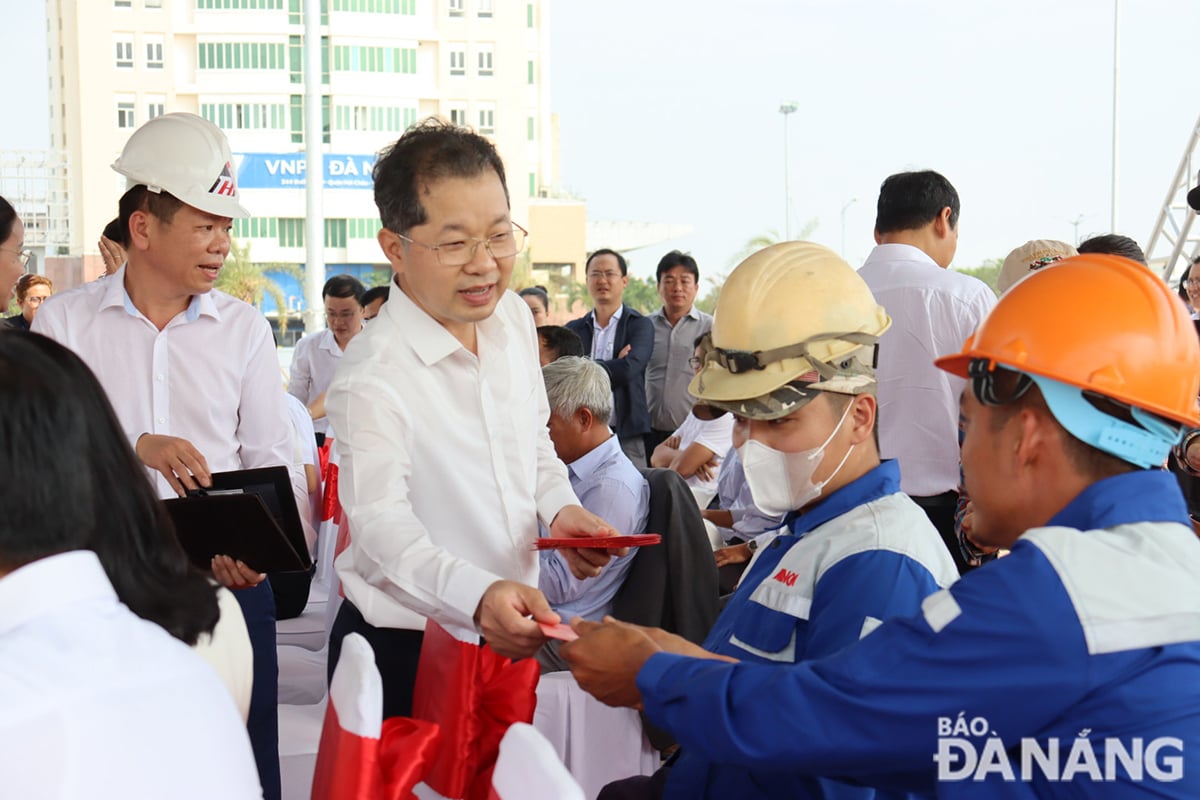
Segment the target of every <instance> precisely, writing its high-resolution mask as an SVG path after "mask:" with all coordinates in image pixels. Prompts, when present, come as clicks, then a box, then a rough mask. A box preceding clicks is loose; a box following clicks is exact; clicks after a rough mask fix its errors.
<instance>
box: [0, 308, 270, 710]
mask: <svg viewBox="0 0 1200 800" xmlns="http://www.w3.org/2000/svg"><path fill="white" fill-rule="evenodd" d="M3 336H4V340H3V342H0V345H2V347H0V373H2V372H3V371H4V363H5V361H8V362H9V363H17V364H21V365H22V368H21V371H22V373H24V377H23V381H22V382H20V383H18V384H16V386H15V389H16V390H19V391H22V392H23V393H25V394H26V395H29V394H33V393H39V394H40V395H42V396H41V397H39V398H34V399H32V400H29V402H28V405H30V406H32V407H35V408H37V409H38V412H37V413H38V416H40V417H45V418H48V419H49V421H50V422H53V423H55V424H54V425H53V429H54V431H55V441H54V449H55V450H56V451H58V452H60V453H63V454H66V455H64V456H63V459H62V469H63V470H69V471H71V472H73V473H80V474H81V475H82V477H81V478H78V479H74V480H71V481H68V480H66V479H65V478H64V479H63V480H46V478H45V475H42V476H41V478H40V479H39V480H37V481H36V482H35V481H34V479H33V478H31V477H28V476H27V474H26V473H23V472H22V471H21V470H14V471H12V472H11V474H6V477H5V479H4V480H5V483H6V484H7V485H6V486H5V487H3V488H5V489H8V490H9V491H10V492H11V494H12V496H14V497H16V496H20V497H22V498H24V502H21V503H14V504H11V506H10V507H5V508H3V513H4V514H6V515H7V516H8V517H9V519H8V522H9V523H11V525H12V526H14V528H19V527H21V526H25V527H30V526H38V527H39V528H40V529H42V530H40V532H39V536H40V537H42V538H44V537H45V536H48V535H53V534H51V533H48V532H47V531H46V530H45V529H46V528H50V527H52V526H53V525H54V524H55V523H54V520H55V519H57V518H59V517H61V516H62V515H56V514H48V513H46V509H47V508H49V507H50V506H53V505H55V504H67V505H71V506H73V507H78V508H79V509H80V511H81V513H84V515H85V516H86V518H87V519H88V520H89V521H90V530H89V531H87V532H86V535H85V536H84V537H82V538H81V539H80V537H77V536H75V535H74V534H73V535H72V537H73V538H71V540H70V541H68V540H67V538H66V537H65V536H64V537H63V541H62V549H63V550H64V551H65V550H71V549H77V548H76V547H75V546H74V544H73V542H74V541H76V540H77V539H80V540H81V541H84V542H85V543H86V545H85V546H86V547H87V548H88V549H89V550H92V551H93V552H94V553H95V554H96V556H97V557H98V558H99V560H100V564H101V566H102V567H103V568H104V572H105V574H106V575H107V576H108V580H109V582H110V583H111V584H112V587H113V590H114V591H115V592H116V595H117V598H118V599H119V600H120V601H121V603H123V604H124V605H125V606H127V607H128V608H129V610H130V611H132V612H133V613H134V614H136V615H137V616H139V617H141V618H142V619H143V620H146V621H148V622H153V623H156V624H157V625H159V626H160V627H161V628H163V629H164V630H166V632H167V633H169V634H170V635H171V636H173V637H175V638H176V639H178V640H180V641H182V642H184V643H185V644H187V645H190V646H191V647H192V648H193V649H194V650H195V651H196V652H197V654H198V655H200V656H201V657H202V658H204V660H205V661H207V662H208V663H209V664H210V665H211V666H212V667H213V668H214V669H215V670H216V672H217V674H218V676H219V677H220V678H221V681H222V682H223V683H224V684H225V686H226V688H228V690H229V693H230V695H231V696H232V698H233V701H234V704H235V706H236V707H237V709H238V710H239V711H240V712H241V715H242V719H243V720H244V719H245V718H246V714H247V712H248V710H249V706H250V689H251V684H252V675H253V656H252V654H251V649H250V637H249V634H248V633H247V632H246V623H245V620H244V619H243V617H242V614H241V610H240V609H239V607H238V604H237V601H236V600H234V599H233V596H232V595H231V594H230V593H229V592H228V591H227V590H225V589H222V588H220V587H219V586H217V584H216V583H214V582H213V581H212V580H211V579H210V578H209V577H208V576H207V575H205V574H204V573H203V572H201V571H200V570H198V569H196V568H195V567H194V566H192V564H191V563H190V562H189V561H188V558H187V556H186V555H185V554H184V552H183V548H182V547H180V545H179V542H178V540H177V539H176V538H175V534H174V530H173V528H172V526H171V521H170V519H169V518H168V517H167V515H166V513H165V512H164V510H163V507H162V504H161V503H160V502H159V501H158V497H157V494H156V492H155V490H154V487H153V486H152V485H151V483H150V481H149V478H148V475H147V472H146V470H145V468H143V467H142V464H141V461H139V460H138V458H137V456H135V455H134V453H133V451H132V450H131V449H130V447H129V442H128V439H127V437H126V436H125V434H124V432H123V431H122V429H121V427H120V423H119V422H117V419H116V416H115V414H114V413H113V411H112V407H111V406H110V405H109V403H108V399H107V396H106V395H105V393H104V390H103V389H102V388H101V387H100V384H99V383H98V382H97V381H96V378H95V377H94V376H93V375H92V373H91V372H90V371H89V370H88V368H87V367H86V366H85V365H84V364H83V362H82V361H80V360H79V358H78V357H77V356H76V355H75V354H74V353H72V352H71V351H69V350H67V349H66V348H64V347H63V346H62V345H60V344H58V343H56V342H54V341H53V340H51V339H48V338H45V337H42V336H37V335H33V334H25V333H23V332H16V331H14V332H12V333H5V334H3ZM2 388H3V387H2V386H0V389H2ZM12 413H17V414H18V417H17V420H16V421H17V423H18V425H19V426H21V427H23V428H25V429H28V430H32V429H34V423H35V422H36V419H35V418H32V417H31V418H29V419H25V420H24V421H22V420H21V419H20V416H19V413H18V412H12ZM63 420H68V421H69V422H67V423H63V422H62V421H63ZM44 424H49V423H44ZM23 478H25V480H22V479H23ZM81 485H82V486H85V487H87V489H88V491H86V492H83V491H76V492H72V491H71V487H72V486H75V487H78V486H81ZM4 494H5V493H4V492H2V491H0V496H3V495H4ZM63 524H64V525H66V523H63ZM72 527H73V525H72ZM32 538H34V537H31V540H32ZM186 690H187V687H180V691H186Z"/></svg>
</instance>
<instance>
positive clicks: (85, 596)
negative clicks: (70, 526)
mask: <svg viewBox="0 0 1200 800" xmlns="http://www.w3.org/2000/svg"><path fill="white" fill-rule="evenodd" d="M115 597H116V592H115V591H113V587H112V584H111V583H110V582H109V580H108V576H107V575H105V574H104V567H102V566H101V565H100V559H99V558H98V557H97V556H96V554H95V553H93V552H92V551H91V550H72V551H70V552H67V553H59V554H57V555H53V556H47V557H46V558H39V559H38V560H37V561H32V562H30V563H28V564H26V565H24V566H22V567H19V568H17V569H16V570H14V571H12V572H10V573H8V574H7V575H5V576H4V577H3V578H0V635H3V634H4V633H6V632H8V631H10V630H14V629H16V628H18V627H20V626H22V625H24V624H26V623H28V622H31V621H32V620H34V619H36V618H37V617H40V616H42V615H44V614H46V613H47V612H50V611H54V610H56V609H60V608H64V607H66V606H69V605H73V604H75V603H79V602H81V601H84V600H102V599H105V598H109V599H112V598H115Z"/></svg>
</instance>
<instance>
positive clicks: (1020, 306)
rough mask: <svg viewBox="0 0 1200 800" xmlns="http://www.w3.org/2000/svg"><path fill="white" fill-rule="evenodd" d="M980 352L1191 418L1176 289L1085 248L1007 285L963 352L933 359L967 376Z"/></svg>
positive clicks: (1197, 385)
mask: <svg viewBox="0 0 1200 800" xmlns="http://www.w3.org/2000/svg"><path fill="white" fill-rule="evenodd" d="M976 359H983V360H985V361H988V362H990V363H991V364H992V365H993V366H1004V367H1008V368H1010V369H1013V370H1016V371H1018V372H1024V373H1028V374H1029V375H1033V376H1042V377H1044V378H1050V379H1051V380H1055V381H1059V382H1061V383H1064V384H1067V385H1069V386H1074V387H1077V388H1079V389H1083V390H1087V391H1091V392H1095V393H1096V394H1100V395H1103V396H1105V397H1108V398H1111V399H1113V400H1117V401H1119V402H1122V403H1127V404H1129V405H1131V406H1134V407H1137V408H1140V409H1143V410H1145V411H1148V412H1150V413H1152V414H1157V415H1159V416H1161V417H1164V418H1166V419H1169V420H1174V421H1175V422H1180V423H1183V424H1185V425H1189V426H1192V427H1197V426H1200V406H1198V405H1197V401H1196V397H1197V394H1198V393H1200V340H1198V339H1197V336H1196V328H1195V326H1194V325H1193V323H1192V319H1191V317H1190V315H1189V314H1188V312H1187V309H1186V308H1185V307H1184V305H1183V303H1182V302H1181V301H1180V299H1179V297H1178V296H1176V295H1175V293H1174V292H1172V291H1171V289H1170V288H1168V287H1167V284H1165V283H1164V282H1163V281H1162V279H1161V278H1159V277H1158V276H1157V275H1155V274H1153V273H1152V272H1150V271H1149V270H1148V269H1146V268H1145V267H1144V266H1142V265H1141V264H1137V263H1134V262H1133V261H1130V260H1128V259H1125V258H1120V257H1119V256H1109V255H1099V254H1092V253H1089V254H1086V255H1078V256H1073V257H1071V258H1068V259H1065V260H1063V261H1060V262H1059V263H1058V264H1057V265H1056V266H1055V268H1054V269H1048V270H1042V271H1039V272H1034V273H1033V274H1031V275H1030V276H1029V277H1027V278H1025V279H1024V280H1022V281H1020V282H1019V283H1017V284H1016V285H1014V286H1013V287H1012V289H1010V290H1009V291H1008V293H1007V294H1005V295H1004V296H1003V297H1001V298H1000V300H999V302H997V303H996V307H995V308H994V309H993V310H992V313H991V314H989V315H988V316H987V318H986V319H985V320H984V321H983V323H982V324H981V325H980V326H979V329H978V330H977V331H976V332H975V334H974V335H973V336H971V337H970V338H968V339H967V341H966V343H965V344H964V345H963V349H962V352H960V353H955V354H954V355H949V356H943V357H941V358H939V359H937V361H936V362H935V363H936V364H937V366H939V367H941V368H942V369H944V370H946V371H947V372H951V373H954V374H955V375H959V376H961V377H964V378H965V377H967V371H968V366H969V365H970V363H971V362H972V361H974V360H976Z"/></svg>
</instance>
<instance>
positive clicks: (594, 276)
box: [587, 272, 625, 281]
mask: <svg viewBox="0 0 1200 800" xmlns="http://www.w3.org/2000/svg"><path fill="white" fill-rule="evenodd" d="M623 277H625V276H624V275H622V274H621V273H619V272H589V273H588V274H587V279H588V280H589V281H591V280H597V281H598V280H601V279H603V280H606V281H619V280H621V278H623Z"/></svg>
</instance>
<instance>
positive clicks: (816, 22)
mask: <svg viewBox="0 0 1200 800" xmlns="http://www.w3.org/2000/svg"><path fill="white" fill-rule="evenodd" d="M552 3H553V9H552V11H553V19H552V22H551V24H552V35H551V47H552V58H553V62H552V75H553V77H552V80H553V84H552V86H551V91H552V98H553V99H552V106H553V110H554V111H555V112H556V113H557V114H558V115H559V117H560V125H561V169H562V182H563V184H564V186H565V187H567V188H569V189H571V190H572V191H574V192H576V193H578V194H579V195H581V196H583V197H585V198H586V199H587V201H588V215H589V218H600V219H636V220H644V221H651V222H664V223H684V224H690V225H691V226H692V227H693V233H692V234H691V235H689V236H687V237H685V238H682V239H678V240H675V241H671V242H665V243H663V244H660V245H656V246H654V247H651V248H645V249H643V250H639V251H635V252H634V253H633V254H632V257H631V271H632V272H633V274H636V275H646V274H653V270H654V267H655V265H656V264H657V261H658V258H659V257H660V256H661V255H662V254H663V253H665V252H666V251H667V250H669V249H671V248H675V247H678V248H680V249H684V250H690V251H691V252H692V253H693V255H695V256H696V258H697V260H698V261H699V263H700V268H701V271H702V273H703V274H706V275H710V276H711V275H715V274H719V273H723V272H726V271H728V269H730V268H731V267H732V266H733V265H734V259H735V258H736V256H737V255H738V253H739V251H740V250H742V248H743V246H744V245H745V243H746V242H747V241H748V240H750V239H751V238H753V237H755V236H758V235H761V234H767V233H769V232H771V231H774V232H776V233H777V234H779V235H780V236H782V235H783V234H784V232H785V191H784V189H785V184H784V170H783V162H784V141H785V140H784V119H783V115H781V114H780V113H779V111H778V109H779V106H780V102H781V101H783V100H795V101H796V102H797V103H798V104H799V109H798V110H797V111H796V112H795V113H794V114H792V115H791V116H790V117H789V118H788V122H787V125H788V140H787V142H788V150H789V159H788V160H789V163H790V175H789V178H790V181H791V206H792V208H791V219H792V222H791V230H792V233H793V235H796V234H797V233H798V232H799V231H800V230H802V229H803V228H804V227H805V226H806V225H807V224H808V223H809V222H810V221H811V220H815V221H816V228H815V229H814V230H813V232H812V233H811V235H810V237H809V238H811V239H813V240H815V241H818V242H821V243H823V244H825V245H828V246H830V247H832V248H833V249H835V250H841V241H842V210H843V207H845V206H846V204H847V203H849V204H850V205H849V206H848V207H845V242H846V245H845V253H844V255H845V256H846V258H847V260H849V261H850V262H851V263H852V264H854V265H855V266H858V265H860V264H861V263H862V261H863V260H864V259H865V258H866V256H867V254H868V253H869V252H870V249H871V247H872V246H873V245H874V241H873V238H872V231H873V228H874V221H875V200H876V197H877V194H878V190H879V184H880V183H881V182H882V180H883V179H884V178H885V177H886V176H887V175H889V174H891V173H894V172H900V171H904V170H909V169H934V170H937V171H938V172H941V173H942V174H943V175H945V176H946V177H947V178H949V179H950V181H951V182H952V183H953V184H954V185H955V187H956V188H957V189H958V192H959V195H960V198H961V202H962V216H961V220H960V227H959V249H958V255H957V257H956V259H955V262H954V264H955V266H959V267H973V266H978V265H980V264H981V263H982V262H983V261H985V260H987V259H993V258H1003V257H1004V256H1005V255H1006V254H1007V253H1008V252H1009V251H1010V250H1012V249H1013V248H1015V247H1017V246H1018V245H1020V244H1022V243H1023V242H1025V241H1027V240H1029V239H1035V238H1055V239H1061V240H1064V241H1068V242H1074V241H1075V231H1076V227H1075V226H1074V225H1073V224H1072V223H1073V222H1074V221H1075V220H1077V219H1078V220H1079V225H1078V232H1079V235H1080V237H1082V238H1086V237H1087V236H1088V235H1090V234H1094V233H1107V232H1110V231H1111V227H1110V216H1111V215H1110V205H1111V195H1110V186H1111V182H1110V175H1111V163H1112V150H1111V148H1112V138H1111V136H1112V87H1113V16H1114V15H1113V2H1112V0H958V2H944V0H937V1H936V2H934V1H933V0H740V1H739V2H712V1H711V0H691V1H690V2H682V1H680V0H657V1H655V2H648V1H647V0H637V1H636V2H635V0H605V1H604V2H580V1H579V0H552ZM1120 13H1121V24H1120V50H1119V53H1120V60H1119V63H1120V81H1119V98H1120V111H1119V115H1118V120H1119V124H1120V128H1119V173H1118V187H1119V192H1118V197H1119V202H1118V221H1117V229H1118V231H1119V232H1122V233H1126V234H1127V235H1130V236H1132V237H1133V238H1134V239H1137V240H1139V241H1140V242H1142V243H1143V244H1145V243H1146V240H1147V238H1148V237H1149V234H1150V231H1151V229H1152V227H1153V225H1154V222H1155V219H1156V217H1157V214H1158V211H1159V209H1160V207H1161V205H1162V203H1163V201H1164V199H1165V198H1166V196H1167V193H1168V190H1169V189H1170V188H1171V183H1172V179H1173V178H1174V174H1175V170H1176V168H1177V166H1178V164H1179V160H1180V158H1181V157H1182V155H1183V151H1184V148H1185V146H1186V145H1187V143H1188V141H1189V137H1190V136H1191V133H1192V130H1193V126H1194V125H1195V124H1196V123H1197V118H1198V117H1200V70H1197V68H1196V65H1197V63H1200V58H1198V56H1200V39H1198V38H1197V37H1198V35H1200V2H1197V0H1132V2H1131V0H1124V2H1122V3H1121V9H1120ZM1197 166H1200V165H1197ZM851 201H853V202H851Z"/></svg>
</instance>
